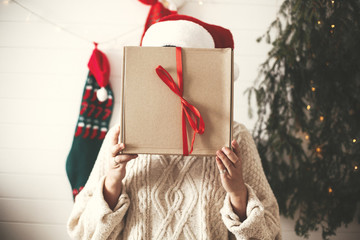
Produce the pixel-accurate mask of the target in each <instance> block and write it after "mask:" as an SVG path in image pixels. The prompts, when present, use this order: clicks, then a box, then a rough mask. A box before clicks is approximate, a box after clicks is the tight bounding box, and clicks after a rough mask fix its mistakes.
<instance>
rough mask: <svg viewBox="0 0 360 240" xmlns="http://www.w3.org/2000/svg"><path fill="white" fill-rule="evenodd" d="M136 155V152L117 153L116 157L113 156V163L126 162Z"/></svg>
mask: <svg viewBox="0 0 360 240" xmlns="http://www.w3.org/2000/svg"><path fill="white" fill-rule="evenodd" d="M137 157H138V155H137V154H126V155H117V156H116V157H114V164H120V163H126V162H128V161H130V160H132V159H134V158H137Z"/></svg>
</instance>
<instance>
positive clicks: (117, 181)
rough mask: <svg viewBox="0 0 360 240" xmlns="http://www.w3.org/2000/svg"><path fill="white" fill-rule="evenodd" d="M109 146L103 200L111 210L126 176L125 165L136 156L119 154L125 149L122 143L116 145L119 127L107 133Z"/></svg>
mask: <svg viewBox="0 0 360 240" xmlns="http://www.w3.org/2000/svg"><path fill="white" fill-rule="evenodd" d="M109 134H110V136H109V137H110V141H111V146H110V148H109V150H108V153H106V155H107V161H108V162H109V171H108V173H107V175H106V178H105V183H104V189H103V194H104V199H105V201H106V202H107V203H108V205H109V207H110V208H111V209H114V208H115V206H116V203H117V201H118V199H119V196H120V194H121V188H122V183H121V181H122V180H123V179H124V177H125V175H126V164H127V163H128V162H129V161H130V160H132V159H134V158H137V156H138V155H137V154H119V152H120V151H122V150H123V149H124V148H125V145H124V144H123V143H120V144H119V143H118V138H119V134H120V126H117V127H115V128H114V129H112V131H110V132H109Z"/></svg>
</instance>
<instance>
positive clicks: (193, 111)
mask: <svg viewBox="0 0 360 240" xmlns="http://www.w3.org/2000/svg"><path fill="white" fill-rule="evenodd" d="M176 70H177V77H178V85H179V87H178V86H177V85H176V83H175V82H174V79H173V78H172V77H171V75H170V74H169V73H168V71H166V70H165V69H164V68H163V67H162V66H161V65H159V66H158V67H157V68H156V73H157V75H158V76H159V77H160V79H161V80H162V81H163V82H164V83H165V84H166V85H167V86H168V87H169V88H170V89H171V90H172V91H173V92H174V93H175V94H176V95H178V96H179V97H180V100H181V112H182V137H183V154H184V155H185V156H187V155H189V154H191V153H192V151H193V147H194V141H195V135H196V133H198V134H203V133H204V131H205V123H204V120H203V118H202V116H201V114H200V112H199V110H197V108H196V107H194V106H193V105H191V104H190V103H188V102H187V101H186V100H185V99H184V98H183V71H182V58H181V47H176ZM185 117H186V118H187V120H188V122H189V124H190V126H191V128H192V129H193V130H194V135H193V138H192V140H191V148H190V152H189V150H188V144H187V131H186V118H185Z"/></svg>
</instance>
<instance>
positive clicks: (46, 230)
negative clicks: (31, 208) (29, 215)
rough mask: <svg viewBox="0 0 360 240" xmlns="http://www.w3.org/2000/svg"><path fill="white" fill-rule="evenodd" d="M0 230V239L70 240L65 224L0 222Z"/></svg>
mask: <svg viewBox="0 0 360 240" xmlns="http://www.w3.org/2000/svg"><path fill="white" fill-rule="evenodd" d="M0 232H1V239H6V240H10V239H11V240H24V239H27V240H39V239H51V240H70V237H69V236H68V234H67V231H66V225H65V224H56V225H52V224H34V223H18V222H16V223H9V222H0ZM25 236H26V237H25Z"/></svg>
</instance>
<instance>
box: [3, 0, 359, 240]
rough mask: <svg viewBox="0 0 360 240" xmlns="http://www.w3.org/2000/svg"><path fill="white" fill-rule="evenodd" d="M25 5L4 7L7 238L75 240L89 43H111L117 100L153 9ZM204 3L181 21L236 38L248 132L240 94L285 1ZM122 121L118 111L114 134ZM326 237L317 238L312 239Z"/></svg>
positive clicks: (84, 2) (288, 235) (129, 2)
mask: <svg viewBox="0 0 360 240" xmlns="http://www.w3.org/2000/svg"><path fill="white" fill-rule="evenodd" d="M18 2H19V3H21V4H23V5H24V6H26V7H27V8H28V10H25V9H23V8H21V7H19V6H18V5H16V4H15V3H14V2H12V1H11V0H9V1H6V0H0V113H1V115H0V116H1V117H0V239H5V240H10V239H11V240H22V239H27V240H32V239H34V240H35V239H36V240H39V239H40V240H42V239H44V240H45V239H52V240H60V239H61V240H64V239H69V238H68V236H67V233H66V225H65V224H66V221H67V218H68V216H69V213H70V211H71V208H72V204H73V203H72V194H71V189H70V185H69V183H68V180H67V177H66V172H65V160H66V157H67V154H68V152H69V149H70V146H71V143H72V138H73V134H74V129H75V124H76V121H77V117H78V114H79V107H80V99H81V94H82V90H83V87H84V83H85V79H86V75H87V72H88V70H87V62H88V60H89V57H90V54H91V52H92V49H93V45H92V44H91V41H98V42H100V43H101V42H104V41H107V42H106V43H104V44H100V45H99V48H100V49H101V50H103V51H104V52H106V53H107V55H108V57H109V60H110V64H111V68H112V71H111V84H112V87H113V90H114V92H115V99H117V96H118V92H119V83H118V82H119V79H120V76H121V75H120V74H121V72H120V68H121V55H122V46H124V45H138V43H139V40H140V36H141V33H142V29H143V26H144V22H145V18H146V16H147V13H148V9H149V7H148V6H145V5H143V4H141V3H140V2H138V1H136V0H107V1H101V0H77V1H73V0H61V1H56V0H46V1H45V0H43V1H42V0H18ZM202 2H203V5H199V3H198V1H196V0H188V1H187V2H186V4H185V5H184V7H183V8H182V9H181V10H180V13H183V14H188V15H191V16H194V17H197V18H199V19H201V20H203V21H206V22H209V23H214V24H217V25H221V26H224V27H227V28H229V29H231V31H232V32H233V35H234V39H235V61H236V62H237V64H238V65H239V66H240V78H239V80H238V81H237V82H236V84H235V87H236V88H235V93H236V97H235V103H236V104H235V119H236V120H237V121H240V122H242V123H244V124H245V125H247V127H248V128H249V129H251V128H252V127H253V124H254V120H253V119H249V118H248V116H247V110H248V108H247V97H246V96H244V95H243V92H244V90H245V89H246V88H248V87H249V86H252V84H253V82H254V80H255V78H256V75H257V72H258V66H259V64H260V63H261V62H262V61H264V60H265V58H266V54H267V51H268V50H269V49H270V46H267V45H265V44H264V43H261V44H258V43H256V41H255V39H256V38H257V37H258V36H260V35H262V34H263V33H264V32H265V30H266V28H267V26H268V25H269V23H270V22H271V21H272V20H273V19H274V18H275V14H276V11H277V9H278V7H279V4H280V3H281V0H279V1H277V0H202ZM29 10H30V12H29ZM31 11H33V12H34V13H37V14H39V15H40V16H42V17H44V18H45V20H44V19H42V18H39V17H38V16H36V15H34V14H33V13H31ZM46 20H47V21H50V22H52V24H50V23H49V22H47V21H46ZM54 24H55V25H54ZM57 26H58V27H57ZM68 31H70V32H72V33H73V34H72V33H69V32H68ZM79 36H82V37H83V38H85V39H87V40H84V39H82V38H80V37H79ZM109 40H111V41H109ZM118 116H119V110H118V104H115V111H114V113H113V118H112V122H111V125H113V124H114V123H116V122H117V121H118V119H119V118H118ZM293 224H294V223H293V222H292V221H290V220H286V219H282V231H283V236H284V239H298V238H297V237H296V236H295V234H294V231H293ZM359 235H360V230H359V225H357V224H352V225H351V226H350V228H348V229H345V228H342V229H341V230H340V231H338V236H337V237H334V238H332V239H359ZM320 236H321V235H320V233H319V232H316V233H314V234H312V235H311V238H310V239H321V238H320Z"/></svg>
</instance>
